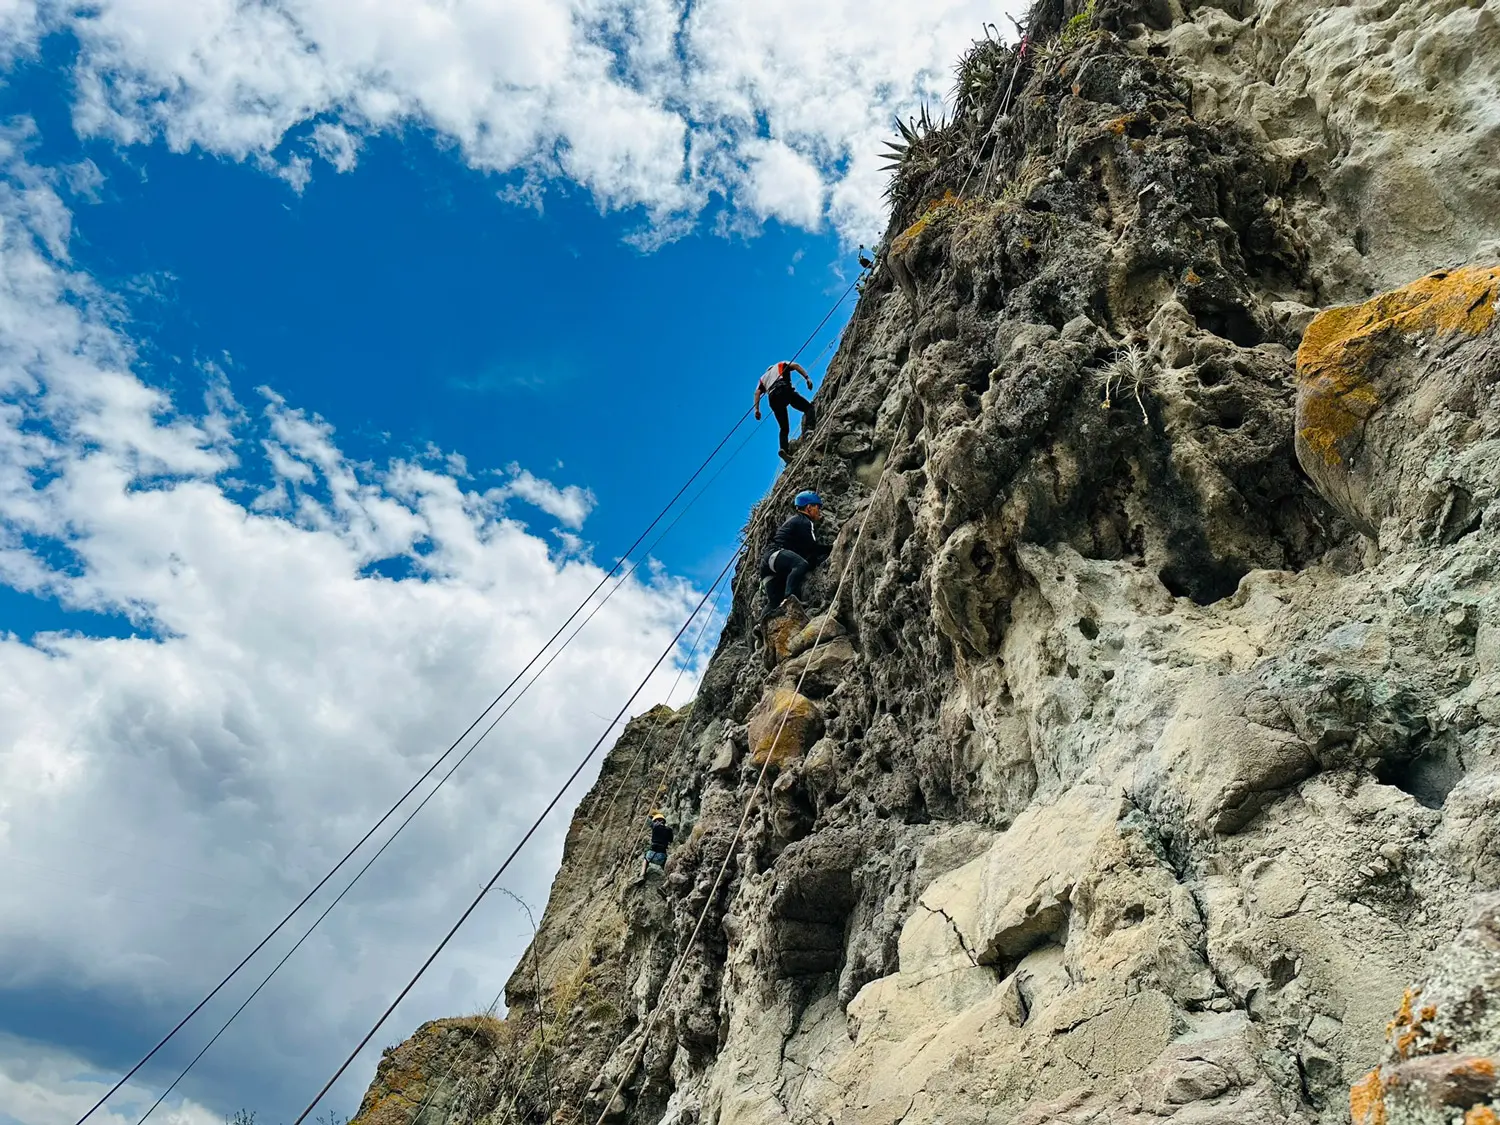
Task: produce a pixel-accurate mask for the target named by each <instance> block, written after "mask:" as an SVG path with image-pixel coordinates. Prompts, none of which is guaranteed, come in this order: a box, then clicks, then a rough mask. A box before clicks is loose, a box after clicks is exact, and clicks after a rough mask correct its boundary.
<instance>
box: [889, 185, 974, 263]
mask: <svg viewBox="0 0 1500 1125" xmlns="http://www.w3.org/2000/svg"><path fill="white" fill-rule="evenodd" d="M957 203H958V196H956V195H954V194H953V193H952V192H951V191H947V192H944V193H943V198H941V199H934V200H933V201H932V202H930V203H928V204H927V207H926V208H925V209H924V210H923V211H922V214H921V215H920V216H919V217H918V219H917V221H916V222H914V223H912V225H911V226H909V227H907V228H906V229H905V230H904V231H902V232H901V233H900V234H898V235H897V236H896V237H895V238H893V239H891V253H892V254H905V253H906V252H907V251H908V250H910V249H911V248H912V247H913V246H915V245H916V242H917V239H918V238H920V237H921V235H922V232H923V231H924V230H926V229H927V228H928V227H929V226H930V225H931V224H932V221H933V220H934V219H936V218H938V217H939V216H940V215H941V214H942V213H943V212H944V211H945V210H946V209H948V208H950V207H953V206H954V205H956V204H957Z"/></svg>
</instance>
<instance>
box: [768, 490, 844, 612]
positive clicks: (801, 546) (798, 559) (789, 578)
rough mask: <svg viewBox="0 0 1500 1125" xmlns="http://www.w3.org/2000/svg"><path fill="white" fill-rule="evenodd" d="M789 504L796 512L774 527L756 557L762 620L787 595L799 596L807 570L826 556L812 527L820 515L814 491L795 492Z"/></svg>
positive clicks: (821, 516) (825, 549) (778, 606)
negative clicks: (763, 607) (762, 599)
mask: <svg viewBox="0 0 1500 1125" xmlns="http://www.w3.org/2000/svg"><path fill="white" fill-rule="evenodd" d="M792 504H793V506H794V507H796V509H797V514H796V515H795V516H791V517H790V518H788V519H787V521H786V522H785V523H783V524H782V525H781V526H780V527H778V528H777V529H776V533H775V534H774V535H772V536H771V542H770V544H769V545H768V546H767V547H766V553H765V554H764V555H762V556H761V559H760V574H761V585H762V586H763V587H764V588H765V591H766V610H765V612H764V613H763V614H762V615H761V620H762V621H765V620H767V619H768V618H770V617H773V616H775V615H776V613H777V612H778V611H779V610H780V609H781V606H782V603H783V602H784V601H785V600H786V599H787V598H792V599H795V600H799V601H800V599H801V596H802V580H803V579H804V578H806V577H807V572H808V571H809V570H811V569H812V568H813V567H815V566H817V565H818V564H819V563H820V562H822V561H823V560H824V559H826V558H827V557H828V547H827V546H826V545H824V544H822V543H819V542H818V534H817V529H816V527H815V526H814V525H815V524H817V522H818V521H819V520H821V519H822V518H823V501H822V499H821V498H820V497H819V496H818V494H817V493H816V492H799V493H797V497H796V499H794V500H793V501H792Z"/></svg>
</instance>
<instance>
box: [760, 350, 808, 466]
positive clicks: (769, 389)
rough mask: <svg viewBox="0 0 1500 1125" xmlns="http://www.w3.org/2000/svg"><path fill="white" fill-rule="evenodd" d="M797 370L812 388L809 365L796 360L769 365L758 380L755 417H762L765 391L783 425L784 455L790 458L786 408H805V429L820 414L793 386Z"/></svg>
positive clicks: (782, 443) (779, 424)
mask: <svg viewBox="0 0 1500 1125" xmlns="http://www.w3.org/2000/svg"><path fill="white" fill-rule="evenodd" d="M794 371H795V372H797V373H798V374H800V375H801V376H802V378H804V379H806V380H807V389H808V390H809V391H810V390H812V389H813V381H812V376H811V375H809V374H808V373H807V368H805V367H803V366H802V365H801V364H800V363H796V362H782V363H773V364H771V366H770V367H768V368H766V372H765V374H764V375H762V376H761V377H760V382H759V383H757V384H755V420H756V421H757V422H759V421H760V396H761V395H765V396H766V400H767V401H768V402H769V403H770V404H771V413H772V414H774V415H776V424H777V425H778V426H780V427H781V459H782V460H783V461H790V460H791V459H792V451H791V447H790V445H789V444H788V440H789V435H790V432H791V430H790V427H791V423H790V422H789V421H788V420H787V412H786V408H787V407H788V406H795V407H796V408H797V409H798V410H800V411H802V432H803V433H804V434H805V433H807V431H808V430H810V429H812V428H813V427H814V426H815V425H817V421H818V415H817V412H816V411H815V410H814V409H813V404H812V403H810V402H808V401H807V399H805V398H803V397H802V396H801V395H799V394H798V393H797V391H796V389H795V388H794V387H793V386H792V372H794Z"/></svg>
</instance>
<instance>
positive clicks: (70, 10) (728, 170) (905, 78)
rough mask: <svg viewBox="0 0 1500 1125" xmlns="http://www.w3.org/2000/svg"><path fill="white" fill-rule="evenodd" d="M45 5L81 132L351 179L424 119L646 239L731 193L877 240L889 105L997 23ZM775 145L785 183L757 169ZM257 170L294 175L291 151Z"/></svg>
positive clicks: (648, 9)
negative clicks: (591, 201) (644, 216)
mask: <svg viewBox="0 0 1500 1125" xmlns="http://www.w3.org/2000/svg"><path fill="white" fill-rule="evenodd" d="M43 2H44V11H46V12H47V14H48V20H47V22H48V23H49V24H50V25H52V26H61V27H67V28H69V29H70V30H72V31H73V32H74V34H75V35H76V36H77V38H78V42H79V43H80V45H81V46H80V56H79V60H78V66H77V69H76V78H77V90H78V96H77V102H76V105H75V122H76V124H77V126H78V128H79V129H80V130H82V131H84V132H86V133H92V134H96V135H102V136H109V137H113V138H116V139H118V140H120V141H122V142H125V143H139V142H142V141H145V140H148V139H150V138H152V137H158V136H159V137H163V138H165V139H166V141H167V143H168V144H170V145H171V146H172V147H174V148H176V149H179V150H182V149H188V148H191V147H194V146H198V147H202V148H204V149H207V150H209V151H211V152H214V153H218V154H222V155H226V156H230V157H233V158H235V159H249V158H261V159H265V158H267V157H268V154H270V153H272V152H273V151H274V150H277V149H278V148H280V147H282V146H284V145H287V144H288V143H290V147H291V148H293V149H301V148H305V149H306V150H307V151H308V152H310V153H312V154H315V155H317V156H319V157H320V158H322V159H323V160H327V161H328V162H330V163H331V164H332V165H333V166H334V167H335V168H337V169H338V170H340V171H344V170H347V169H348V168H349V167H351V166H352V163H353V161H354V160H355V159H356V158H357V153H358V148H359V144H360V141H361V138H362V137H364V136H366V135H367V134H369V133H371V132H375V131H379V130H384V129H390V128H394V127H398V126H399V125H401V124H403V123H405V122H417V123H420V124H423V125H427V126H430V127H432V128H433V129H436V130H437V131H438V132H439V133H441V134H443V135H445V136H447V137H450V138H452V139H453V140H455V141H456V142H457V143H458V145H459V146H460V148H461V150H462V152H463V154H464V157H465V159H467V161H468V162H469V163H470V164H471V165H473V166H474V167H476V168H483V169H490V170H499V171H511V170H521V171H522V172H523V173H525V172H530V173H536V174H539V175H542V176H545V177H550V176H556V175H562V176H566V177H568V178H570V179H572V180H575V181H577V182H578V183H579V184H582V185H584V186H585V187H586V188H588V189H589V190H590V191H591V192H593V193H594V195H595V197H596V198H597V200H598V201H599V203H600V204H601V206H604V207H612V208H627V207H632V206H636V205H640V206H643V207H645V208H646V209H647V211H648V212H649V213H650V215H651V216H652V227H653V228H654V231H653V232H643V233H642V234H641V235H639V236H638V238H637V241H639V242H641V243H642V244H643V245H650V244H652V243H653V242H654V241H659V240H660V239H661V238H662V237H668V236H671V235H673V234H676V233H680V232H682V231H683V230H685V229H688V224H689V222H690V221H691V220H692V219H693V218H694V217H695V216H696V215H697V214H699V213H700V212H701V210H702V209H703V208H704V207H705V206H707V205H708V203H709V202H710V201H711V200H712V199H713V198H714V197H715V196H721V197H725V198H729V199H731V200H734V199H736V198H737V197H738V196H740V195H745V196H746V197H745V198H743V199H742V200H740V201H741V202H743V203H744V204H745V205H746V206H747V207H748V208H750V213H751V214H752V215H754V216H756V217H765V216H768V215H775V216H777V217H779V218H782V219H784V220H785V221H787V222H792V223H798V224H801V225H805V226H808V227H816V226H818V225H819V224H820V222H821V221H822V220H823V218H824V217H825V215H826V216H827V217H829V218H831V220H832V221H833V223H834V224H835V225H836V227H837V228H838V229H839V231H840V232H841V233H842V234H843V235H844V236H845V237H846V238H848V239H849V240H850V241H851V242H852V241H857V240H862V241H866V242H868V241H871V240H872V239H873V238H874V237H875V236H877V235H878V234H879V231H880V227H881V226H882V225H883V221H884V203H883V200H882V199H881V189H882V188H883V186H884V176H883V174H881V173H880V172H879V171H878V167H877V165H878V157H877V153H878V151H879V148H880V142H881V140H882V139H884V138H885V137H887V136H889V135H890V132H891V122H892V119H893V118H894V117H895V116H897V115H904V114H907V113H911V112H913V111H914V110H915V108H916V106H917V104H918V102H919V101H920V100H922V99H923V98H926V99H933V98H937V97H941V96H942V95H943V94H944V93H946V91H947V89H948V87H949V85H950V84H951V74H952V66H953V63H954V61H955V59H956V58H957V56H958V54H959V52H960V51H961V50H962V49H963V48H964V47H965V46H966V45H967V44H968V42H969V40H970V39H972V38H973V37H975V36H977V35H979V34H981V28H982V23H983V21H986V20H994V19H995V18H996V17H997V9H996V7H995V5H994V4H991V3H982V2H981V0H934V2H933V3H929V4H912V3H909V2H908V0H824V2H821V3H818V4H807V3H805V2H804V0H757V2H756V3H753V4H747V3H744V2H743V0H699V2H698V3H696V4H693V5H689V4H688V3H687V0H273V2H268V3H256V4H244V3H239V2H237V0H196V2H194V3H192V4H183V3H181V2H180V0H96V2H95V3H91V4H89V5H83V6H77V5H64V4H62V3H61V2H60V0H43ZM1022 8H1023V4H1021V3H1020V2H1019V0H1006V2H1004V3H1002V4H1001V6H1000V11H1011V12H1019V11H1020V10H1021V9H1022ZM34 13H35V0H0V49H4V48H7V47H8V51H9V52H10V53H13V52H15V51H17V50H21V51H26V50H31V49H33V48H34V46H35V41H36V37H37V35H38V34H39V33H38V30H37V28H38V26H39V25H38V23H37V22H36V20H35V19H34ZM771 154H774V160H775V161H776V162H777V164H776V166H777V167H785V168H792V167H795V168H796V170H797V171H796V175H795V177H794V178H793V179H790V180H786V179H780V180H777V179H775V178H768V177H766V176H764V175H762V174H761V173H762V172H770V171H773V170H774V167H772V166H769V165H768V164H767V161H768V159H772V158H773V157H772V155H771ZM268 166H269V167H271V168H272V169H274V170H277V172H278V174H280V175H283V176H284V177H286V178H288V179H289V180H290V181H291V182H293V183H294V185H295V183H296V182H297V181H298V180H299V179H300V178H301V176H302V173H301V172H300V171H299V170H298V169H299V166H298V165H297V164H296V163H295V161H294V160H293V159H289V158H288V157H286V156H285V155H284V154H283V155H282V156H280V157H279V158H276V159H274V160H272V162H271V164H270V165H268ZM814 179H816V181H817V182H816V184H815V183H814V182H813V181H814ZM523 182H524V183H532V182H534V181H532V180H526V181H523ZM747 185H748V187H749V188H750V190H749V191H748V194H747V193H744V192H741V191H740V190H739V189H742V188H744V187H746V186H747ZM519 198H520V199H521V201H522V202H524V203H527V204H529V205H535V200H536V198H537V196H536V194H535V193H534V192H524V193H523V194H522V195H521V196H520V197H519ZM730 225H732V226H737V225H739V224H736V223H731V224H730Z"/></svg>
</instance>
